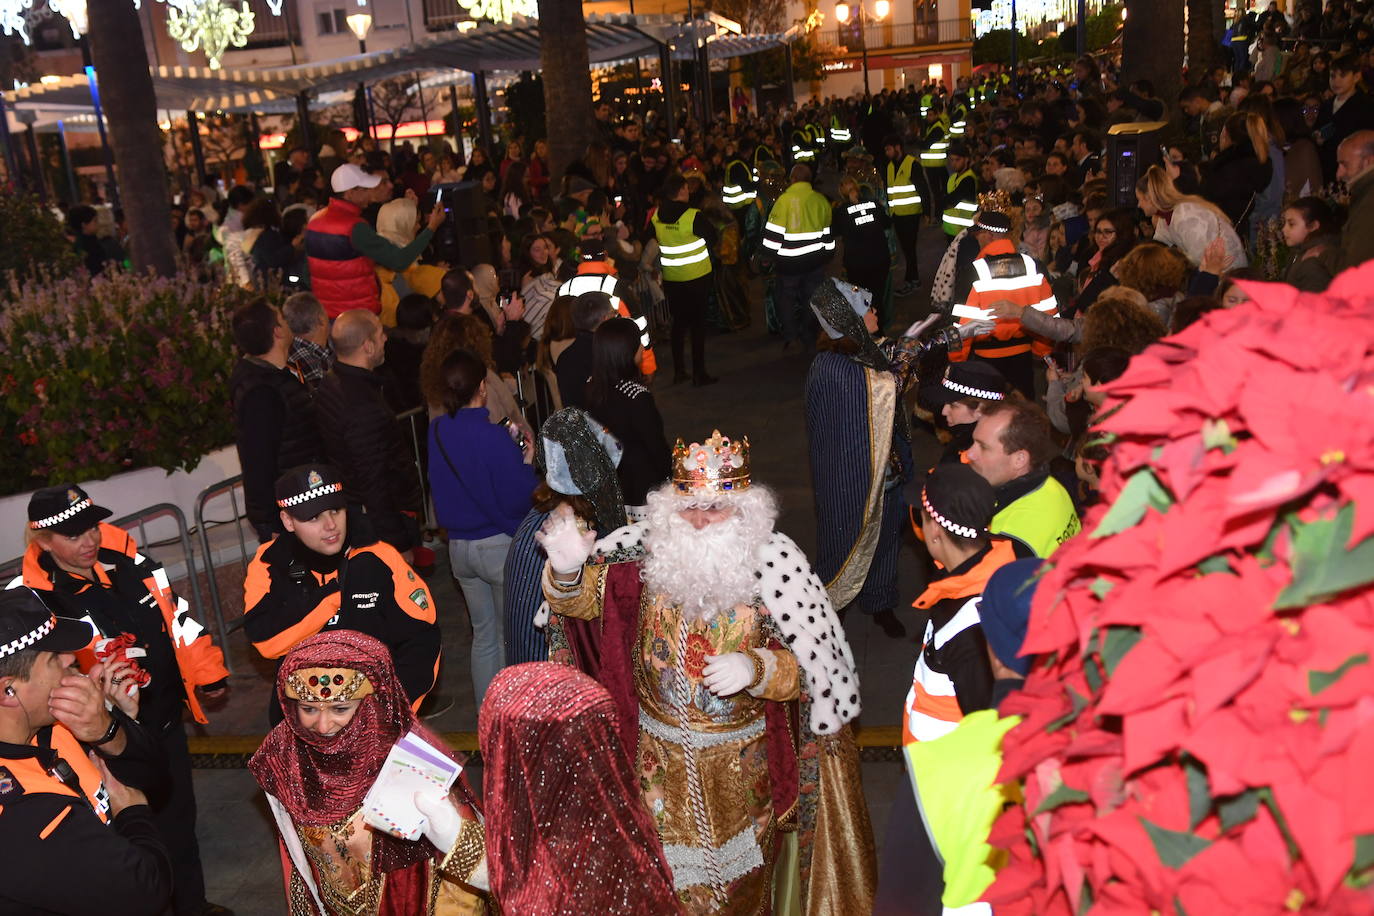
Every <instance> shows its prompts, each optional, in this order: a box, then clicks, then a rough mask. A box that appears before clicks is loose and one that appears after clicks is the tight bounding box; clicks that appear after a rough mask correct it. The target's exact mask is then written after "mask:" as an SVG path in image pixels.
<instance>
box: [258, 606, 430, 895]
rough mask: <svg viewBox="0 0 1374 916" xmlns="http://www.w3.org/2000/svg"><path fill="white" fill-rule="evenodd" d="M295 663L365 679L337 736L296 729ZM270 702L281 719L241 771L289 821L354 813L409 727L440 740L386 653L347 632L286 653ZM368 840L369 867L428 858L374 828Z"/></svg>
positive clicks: (317, 821) (426, 847)
mask: <svg viewBox="0 0 1374 916" xmlns="http://www.w3.org/2000/svg"><path fill="white" fill-rule="evenodd" d="M302 668H352V669H354V670H356V671H360V672H362V674H363V675H364V676H365V677H366V678H367V679H368V680H369V681H370V682H371V683H372V693H371V694H370V695H368V696H366V697H363V699H362V700H361V702H360V703H359V704H358V711H357V712H356V713H354V715H353V719H352V720H351V721H350V722H349V723H348V724H347V725H346V726H344V727H343V728H342V729H340V730H339V732H338V734H336V735H331V736H326V735H321V734H318V733H316V732H312V731H309V730H308V729H305V728H303V727H302V726H301V724H300V720H299V719H298V718H297V716H296V709H295V701H294V700H290V699H288V697H287V695H286V679H287V677H288V676H289V675H291V674H292V673H294V672H296V671H299V670H300V669H302ZM277 700H278V701H279V702H280V703H281V706H282V709H283V710H285V711H286V717H285V718H284V719H282V721H281V722H278V723H277V725H276V727H275V728H273V729H272V731H270V732H268V734H267V738H266V739H265V740H264V741H263V742H262V746H261V747H260V748H258V751H257V753H256V754H254V755H253V757H252V759H251V760H249V761H248V769H249V770H250V771H251V772H252V773H253V778H254V779H256V780H257V781H258V785H260V786H262V789H263V791H264V792H267V793H268V794H269V795H271V796H272V797H274V798H275V799H277V800H278V801H279V802H281V804H282V807H283V808H285V809H286V812H287V813H288V814H289V815H291V820H292V821H294V822H295V823H297V824H303V825H306V826H312V827H321V826H325V825H328V824H333V823H335V822H337V821H339V820H342V819H343V818H344V817H347V816H348V815H349V814H351V813H353V812H354V811H356V810H357V809H358V807H359V806H360V805H361V804H362V802H363V798H364V796H366V795H367V791H368V789H370V788H372V783H373V782H375V781H376V779H377V774H378V773H380V772H381V770H382V764H383V763H384V762H385V761H386V756H387V754H388V753H390V751H391V746H392V745H393V744H395V743H396V742H397V741H398V740H399V739H400V738H401V737H402V736H404V735H405V734H406V733H407V732H409V731H418V732H420V733H421V734H422V735H424V736H425V738H426V740H427V741H429V742H430V743H431V744H433V745H434V746H435V747H436V748H439V749H440V750H441V751H445V745H444V743H443V740H442V739H440V738H438V737H437V736H435V735H433V734H432V733H430V732H428V731H427V730H425V729H424V728H423V727H421V726H420V725H419V724H418V722H417V720H416V718H415V713H414V712H412V711H411V708H410V701H409V700H408V699H407V697H406V694H405V690H404V689H403V688H402V687H401V681H400V679H399V678H397V676H396V669H395V666H394V665H393V664H392V661H391V652H390V651H389V650H388V649H387V647H386V646H385V645H383V644H382V643H381V642H379V641H378V640H376V639H373V638H372V637H371V636H367V635H364V634H362V633H358V632H355V631H353V630H326V631H325V632H323V633H317V634H316V635H314V636H311V637H310V638H309V639H305V640H302V641H301V643H300V644H299V645H297V646H296V648H294V649H292V650H291V651H290V652H289V653H287V655H286V658H284V659H283V660H282V664H281V668H280V669H279V670H278V671H277ZM445 753H447V752H446V751H445ZM373 837H374V838H373V868H374V869H376V870H378V871H380V872H390V871H394V870H395V869H397V868H403V867H405V866H406V865H409V864H411V863H412V862H416V861H419V860H420V859H425V858H430V857H432V856H433V855H435V849H434V847H433V846H432V845H431V844H430V843H429V841H428V840H420V841H417V842H412V841H410V840H402V839H398V838H396V837H393V836H391V835H390V834H388V833H383V832H382V831H374V834H373Z"/></svg>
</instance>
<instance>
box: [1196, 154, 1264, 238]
mask: <svg viewBox="0 0 1374 916" xmlns="http://www.w3.org/2000/svg"><path fill="white" fill-rule="evenodd" d="M1273 174H1274V164H1273V163H1272V162H1260V161H1259V160H1258V159H1257V158H1255V154H1254V151H1252V150H1251V149H1250V148H1249V146H1248V144H1237V145H1236V146H1230V147H1227V148H1226V149H1224V150H1222V151H1221V152H1220V153H1218V154H1217V157H1216V158H1215V159H1213V160H1212V161H1211V162H1207V163H1204V164H1203V167H1202V196H1203V197H1206V198H1207V199H1208V200H1210V201H1211V202H1212V203H1214V204H1216V205H1217V206H1218V207H1220V208H1221V210H1222V212H1223V213H1225V214H1226V215H1227V216H1228V217H1230V219H1231V223H1232V224H1233V225H1235V226H1236V227H1237V229H1238V230H1240V229H1244V228H1246V227H1248V226H1249V225H1250V222H1249V217H1250V211H1251V207H1252V204H1253V203H1254V200H1255V196H1256V195H1258V194H1261V193H1263V192H1264V189H1265V188H1266V187H1268V186H1269V179H1270V178H1271V177H1273Z"/></svg>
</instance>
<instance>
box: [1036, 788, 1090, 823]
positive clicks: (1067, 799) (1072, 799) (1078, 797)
mask: <svg viewBox="0 0 1374 916" xmlns="http://www.w3.org/2000/svg"><path fill="white" fill-rule="evenodd" d="M1091 797H1092V796H1090V795H1089V794H1088V793H1087V792H1080V791H1079V790H1078V789H1073V788H1070V787H1069V786H1068V785H1066V784H1065V783H1060V784H1059V788H1057V789H1055V790H1054V791H1053V792H1051V793H1050V794H1049V795H1046V796H1045V798H1044V800H1042V801H1041V802H1040V804H1039V806H1038V807H1037V808H1036V809H1035V814H1043V813H1045V812H1046V811H1053V810H1054V809H1055V808H1058V807H1059V806H1060V805H1072V804H1076V803H1078V802H1085V801H1087V800H1088V799H1089V798H1091ZM1033 816H1034V815H1032V817H1033Z"/></svg>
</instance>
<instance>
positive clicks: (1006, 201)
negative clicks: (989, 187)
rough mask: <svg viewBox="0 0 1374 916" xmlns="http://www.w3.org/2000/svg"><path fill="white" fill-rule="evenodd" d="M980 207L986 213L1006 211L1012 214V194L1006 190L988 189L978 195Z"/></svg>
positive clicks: (1007, 213)
mask: <svg viewBox="0 0 1374 916" xmlns="http://www.w3.org/2000/svg"><path fill="white" fill-rule="evenodd" d="M978 209H979V210H982V211H983V212H984V213H1004V214H1006V215H1008V216H1010V215H1011V210H1012V205H1011V195H1010V194H1008V193H1007V192H1006V191H1002V190H997V191H988V192H986V193H984V194H979V195H978Z"/></svg>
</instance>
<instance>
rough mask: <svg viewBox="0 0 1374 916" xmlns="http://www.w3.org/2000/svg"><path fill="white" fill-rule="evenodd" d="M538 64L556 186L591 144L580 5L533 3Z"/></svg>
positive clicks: (571, 1)
mask: <svg viewBox="0 0 1374 916" xmlns="http://www.w3.org/2000/svg"><path fill="white" fill-rule="evenodd" d="M539 61H540V63H541V64H542V65H543V71H544V72H543V76H544V111H545V112H546V116H545V117H546V121H545V123H546V124H547V127H548V140H549V171H550V172H551V173H552V177H553V180H554V182H557V181H559V179H561V178H562V176H563V170H564V169H566V168H567V167H568V166H569V165H570V164H572V163H573V162H576V161H577V160H579V159H581V158H582V155H583V153H584V152H585V151H586V149H587V144H588V143H590V142H592V140H595V139H596V127H595V126H594V125H595V124H596V118H595V116H594V115H593V114H592V75H591V59H590V57H589V55H588V53H587V22H586V20H585V19H583V18H582V2H581V0H539ZM555 186H556V185H555Z"/></svg>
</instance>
